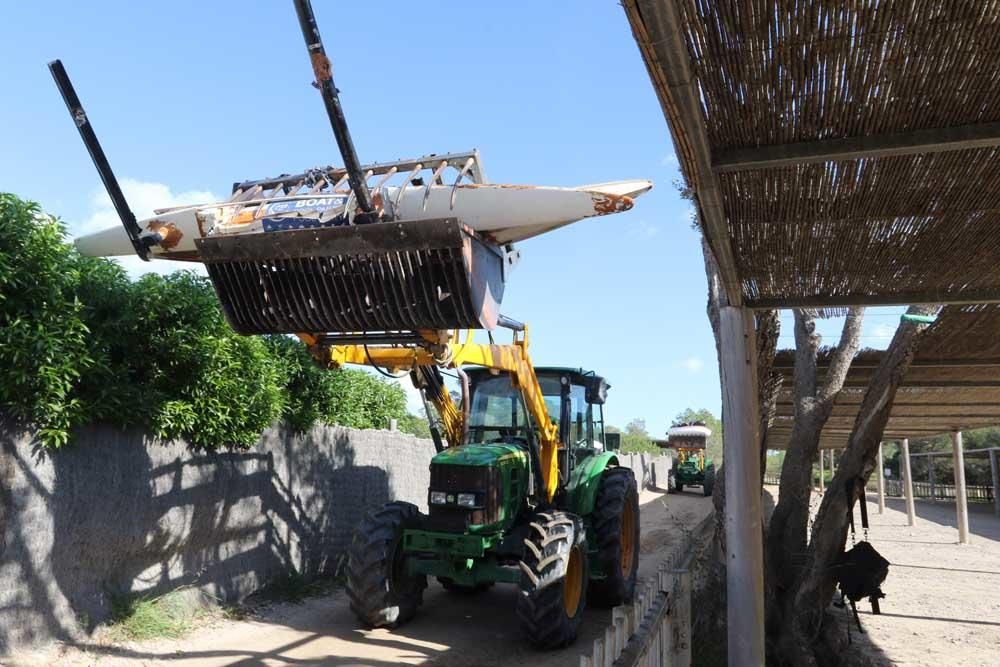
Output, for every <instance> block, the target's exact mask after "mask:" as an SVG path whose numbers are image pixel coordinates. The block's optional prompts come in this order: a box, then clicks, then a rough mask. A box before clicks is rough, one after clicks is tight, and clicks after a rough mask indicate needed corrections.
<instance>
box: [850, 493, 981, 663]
mask: <svg viewBox="0 0 1000 667" xmlns="http://www.w3.org/2000/svg"><path fill="white" fill-rule="evenodd" d="M869 497H870V498H871V499H873V494H869ZM992 509H993V508H992V505H986V504H983V503H971V504H970V505H969V531H970V534H971V537H970V539H971V543H970V544H958V530H957V529H956V527H955V526H956V523H955V504H954V503H952V502H934V503H932V502H930V501H917V503H916V512H917V522H916V525H915V526H912V527H911V526H907V525H906V507H905V505H904V503H903V500H897V499H887V503H886V510H885V514H882V515H879V513H878V507H877V505H876V504H875V503H873V502H869V503H868V513H869V517H870V518H871V523H872V528H871V531H870V533H869V540H870V541H871V543H872V545H873V546H874V547H875V548H876V549H878V551H879V552H880V553H881V554H882V555H883V556H885V557H886V559H888V560H889V561H890V562H891V563H892V565H890V567H889V577H888V578H887V579H886V582H885V585H883V587H882V590H883V591H884V592H885V594H886V598H885V599H884V600H882V601H881V607H882V613H881V614H880V615H878V616H874V615H872V614H871V605H869V604H868V603H867V602H861V603H858V611H859V612H860V615H861V624H862V626H863V627H864V628H865V631H866V632H867V634H866V635H865V636H864V637H862V638H861V639H860V641H859V638H858V635H857V633H855V634H854V638H855V641H856V642H857V643H858V644H859V645H860V646H861V647H862V651H863V653H864V654H865V655H867V656H869V657H870V658H871V659H872V661H873V662H874V663H875V664H878V665H906V666H907V667H910V666H913V667H917V666H920V667H923V666H925V665H926V666H928V667H930V666H934V667H940V666H941V665H962V666H963V667H979V666H982V667H986V666H990V667H995V666H996V665H1000V518H998V517H996V516H995V515H994V514H993V513H992Z"/></svg>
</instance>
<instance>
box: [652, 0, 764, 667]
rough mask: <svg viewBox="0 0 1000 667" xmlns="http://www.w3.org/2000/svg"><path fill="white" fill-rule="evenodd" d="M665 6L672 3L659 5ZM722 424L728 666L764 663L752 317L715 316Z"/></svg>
mask: <svg viewBox="0 0 1000 667" xmlns="http://www.w3.org/2000/svg"><path fill="white" fill-rule="evenodd" d="M663 4H664V5H669V4H671V3H663ZM719 330H720V331H719V333H720V362H721V367H722V415H723V417H722V418H723V419H724V420H725V424H726V432H725V434H724V437H723V459H724V460H725V462H726V463H725V466H726V474H725V480H726V481H725V484H726V488H725V491H726V514H725V519H726V552H727V553H726V591H727V602H726V611H727V613H726V616H727V624H726V625H727V635H728V637H727V638H728V647H729V650H728V654H729V665H730V667H737V666H739V665H763V664H764V549H763V538H762V527H763V516H762V514H761V492H760V455H759V451H758V438H757V425H758V424H759V423H760V420H759V416H758V409H759V406H758V402H757V379H756V375H757V359H756V357H757V352H756V348H757V345H756V343H755V341H754V337H755V334H754V321H753V313H751V312H750V311H749V310H747V309H745V308H736V307H733V306H726V307H724V308H721V309H720V312H719Z"/></svg>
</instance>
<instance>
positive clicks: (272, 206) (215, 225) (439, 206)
mask: <svg viewBox="0 0 1000 667" xmlns="http://www.w3.org/2000/svg"><path fill="white" fill-rule="evenodd" d="M651 187H652V183H650V182H649V181H644V180H635V181H617V182H613V183H601V184H595V185H587V186H583V187H580V188H557V187H536V186H522V185H494V184H465V185H458V186H450V185H434V186H431V187H425V186H410V187H408V188H406V189H404V190H403V191H402V193H400V191H399V188H398V187H385V188H381V189H380V190H379V191H378V193H377V200H378V201H379V202H380V203H381V205H382V209H383V211H384V212H385V213H386V214H387V215H389V216H391V218H392V219H395V220H428V219H434V218H457V219H458V220H460V221H461V222H462V223H464V224H466V225H468V226H469V227H471V228H472V229H474V230H476V231H477V232H479V233H481V234H483V235H485V236H487V237H488V238H491V239H492V240H494V241H495V242H497V243H500V244H506V243H513V242H516V241H522V240H524V239H528V238H531V237H533V236H538V235H539V234H544V233H546V232H549V231H551V230H553V229H557V228H559V227H563V226H565V225H568V224H571V223H574V222H577V221H579V220H582V219H584V218H590V217H594V216H601V215H609V214H611V213H620V212H622V211H627V210H629V209H630V208H632V204H633V202H632V200H633V198H634V197H637V196H639V195H641V194H643V193H645V192H647V191H648V190H649V189H650V188H651ZM348 205H351V206H353V204H352V200H351V197H350V196H349V195H348V194H346V193H336V194H324V195H320V196H309V195H299V196H294V197H287V198H274V199H268V200H266V201H258V202H255V201H250V202H238V203H230V202H221V203H215V204H205V205H198V206H189V207H184V208H177V209H170V210H166V211H162V212H160V213H159V214H158V215H156V216H154V217H152V218H147V219H145V220H142V221H140V222H139V226H140V227H141V228H142V229H143V230H144V231H149V232H158V233H159V234H160V235H161V236H162V240H161V241H160V243H159V244H157V245H154V246H153V247H152V248H151V252H152V254H153V255H154V256H156V257H159V258H161V259H178V260H189V261H190V260H193V261H197V260H198V249H197V246H196V245H195V239H197V238H202V237H204V236H208V235H216V234H226V235H229V234H248V233H259V232H272V231H281V230H284V229H296V228H302V227H315V226H329V225H338V224H345V223H348V222H349V220H348V216H346V215H345V207H346V206H348ZM350 218H352V219H353V214H352V215H351V216H350ZM76 247H77V249H78V250H79V252H80V253H81V254H83V255H90V256H102V257H108V256H115V255H131V254H133V252H134V251H133V249H132V244H131V242H130V241H129V239H128V236H127V235H126V233H125V230H124V228H123V227H122V226H121V225H116V226H114V227H110V228H108V229H104V230H101V231H99V232H95V233H93V234H87V235H85V236H81V237H80V238H78V239H76Z"/></svg>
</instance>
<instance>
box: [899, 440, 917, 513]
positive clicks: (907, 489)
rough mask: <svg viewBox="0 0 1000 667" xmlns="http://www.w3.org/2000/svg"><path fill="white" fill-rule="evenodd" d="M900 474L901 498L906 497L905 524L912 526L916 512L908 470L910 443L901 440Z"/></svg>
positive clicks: (910, 476)
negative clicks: (901, 478)
mask: <svg viewBox="0 0 1000 667" xmlns="http://www.w3.org/2000/svg"><path fill="white" fill-rule="evenodd" d="M902 453H903V461H902V466H901V467H902V472H903V496H905V497H906V522H907V524H908V525H910V526H913V525H916V523H917V512H916V510H915V509H914V507H913V473H912V472H911V470H910V441H909V440H907V439H906V438H903V442H902Z"/></svg>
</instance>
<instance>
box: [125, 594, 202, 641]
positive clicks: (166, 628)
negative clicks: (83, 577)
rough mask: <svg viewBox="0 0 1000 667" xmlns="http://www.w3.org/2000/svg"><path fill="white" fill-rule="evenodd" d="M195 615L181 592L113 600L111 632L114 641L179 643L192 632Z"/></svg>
mask: <svg viewBox="0 0 1000 667" xmlns="http://www.w3.org/2000/svg"><path fill="white" fill-rule="evenodd" d="M196 615H197V614H192V613H191V611H190V609H189V608H188V606H187V605H186V604H184V601H183V599H182V594H181V592H180V591H176V592H173V593H168V594H166V595H164V596H162V597H157V598H149V597H143V596H139V597H136V596H114V597H112V598H111V623H110V624H109V625H108V632H109V634H110V635H111V637H112V638H113V639H115V640H118V641H121V640H133V641H143V640H147V639H177V638H179V637H182V636H184V634H185V633H187V632H188V631H189V630H190V629H191V621H192V620H193V618H194V617H195V616H196Z"/></svg>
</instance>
